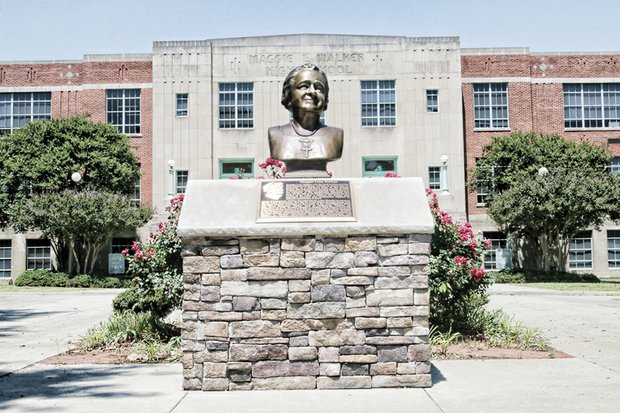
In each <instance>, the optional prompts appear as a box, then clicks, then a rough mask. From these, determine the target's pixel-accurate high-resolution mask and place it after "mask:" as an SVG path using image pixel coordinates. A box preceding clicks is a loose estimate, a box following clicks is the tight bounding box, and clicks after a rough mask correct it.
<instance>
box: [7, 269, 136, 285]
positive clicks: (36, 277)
mask: <svg viewBox="0 0 620 413" xmlns="http://www.w3.org/2000/svg"><path fill="white" fill-rule="evenodd" d="M15 285H16V286H18V287H73V288H125V287H127V286H128V285H130V281H129V280H128V279H125V278H120V277H113V276H110V277H98V276H93V275H89V274H79V275H69V274H66V273H64V272H55V271H51V270H28V271H24V272H23V273H22V274H20V275H19V276H18V277H17V279H16V280H15Z"/></svg>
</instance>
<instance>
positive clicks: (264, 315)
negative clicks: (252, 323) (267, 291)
mask: <svg viewBox="0 0 620 413" xmlns="http://www.w3.org/2000/svg"><path fill="white" fill-rule="evenodd" d="M259 318H260V319H261V320H272V321H282V320H284V319H286V310H261V312H260V317H259Z"/></svg>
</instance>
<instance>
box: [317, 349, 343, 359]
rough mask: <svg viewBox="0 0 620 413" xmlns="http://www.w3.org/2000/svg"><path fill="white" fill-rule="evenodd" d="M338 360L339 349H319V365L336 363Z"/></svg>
mask: <svg viewBox="0 0 620 413" xmlns="http://www.w3.org/2000/svg"><path fill="white" fill-rule="evenodd" d="M339 359H340V348H339V347H320V348H319V362H320V363H338V360H339Z"/></svg>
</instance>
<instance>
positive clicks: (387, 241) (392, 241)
mask: <svg viewBox="0 0 620 413" xmlns="http://www.w3.org/2000/svg"><path fill="white" fill-rule="evenodd" d="M396 243H398V238H396V237H377V244H396Z"/></svg>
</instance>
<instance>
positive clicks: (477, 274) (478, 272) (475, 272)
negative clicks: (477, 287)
mask: <svg viewBox="0 0 620 413" xmlns="http://www.w3.org/2000/svg"><path fill="white" fill-rule="evenodd" d="M469 274H470V275H471V276H472V277H474V278H475V279H476V281H480V280H481V279H482V277H484V275H485V274H486V273H485V271H484V269H482V268H472V269H471V270H469Z"/></svg>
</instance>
